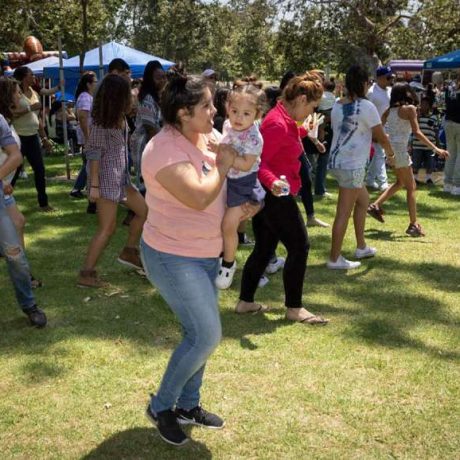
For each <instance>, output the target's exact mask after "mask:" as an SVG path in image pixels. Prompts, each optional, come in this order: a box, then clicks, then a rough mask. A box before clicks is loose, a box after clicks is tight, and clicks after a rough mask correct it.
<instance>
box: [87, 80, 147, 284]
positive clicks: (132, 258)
mask: <svg viewBox="0 0 460 460" xmlns="http://www.w3.org/2000/svg"><path fill="white" fill-rule="evenodd" d="M130 106H131V90H130V85H129V83H128V81H127V80H126V79H124V78H122V77H120V76H118V75H110V74H109V75H107V76H106V77H105V78H104V79H103V80H102V83H101V85H100V86H99V89H98V90H97V93H96V96H95V98H94V102H93V110H92V113H91V115H92V118H93V127H92V129H91V133H90V136H89V139H88V142H87V145H86V157H87V160H88V188H89V199H90V200H91V201H95V202H96V203H97V210H98V212H97V215H98V221H99V228H98V230H97V233H96V235H94V237H93V239H92V240H91V243H90V245H89V248H88V252H87V255H86V260H85V264H84V267H83V269H82V270H81V271H80V276H79V278H78V285H79V286H81V287H101V286H103V285H104V283H103V282H102V281H101V280H100V279H99V277H98V276H97V272H96V270H95V266H96V263H97V261H98V260H99V257H100V256H101V254H102V252H103V250H104V248H105V247H106V246H107V244H108V243H109V241H110V238H111V236H112V235H113V233H114V232H115V228H116V218H117V209H118V203H119V202H124V203H125V204H126V206H127V207H128V208H129V209H131V210H132V211H134V213H135V216H134V218H133V220H132V221H131V225H130V226H129V235H128V241H127V243H126V246H125V247H124V248H123V251H122V252H121V253H120V255H119V257H118V261H119V262H120V263H122V264H124V265H127V266H130V267H133V268H142V263H141V260H140V257H139V249H138V246H139V239H140V236H141V233H142V226H143V224H144V221H145V218H146V215H147V208H146V205H145V202H144V199H143V198H142V196H141V194H140V193H139V192H138V191H137V190H136V189H135V188H134V187H133V186H132V185H131V182H130V178H129V173H128V128H127V125H126V120H125V115H126V114H127V113H128V112H129V110H130Z"/></svg>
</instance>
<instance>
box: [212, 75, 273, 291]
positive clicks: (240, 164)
mask: <svg viewBox="0 0 460 460" xmlns="http://www.w3.org/2000/svg"><path fill="white" fill-rule="evenodd" d="M265 104H266V97H265V92H264V91H263V90H262V84H261V83H259V82H257V81H254V80H253V79H248V81H242V80H241V81H237V82H236V83H235V84H234V86H233V90H232V92H231V93H230V95H229V97H228V101H227V114H228V119H227V120H226V121H225V123H224V128H223V134H224V138H223V139H222V143H224V144H231V145H232V147H234V148H235V150H237V151H238V155H239V156H238V157H237V158H236V159H235V161H234V163H233V167H232V168H231V169H230V171H229V173H228V174H227V211H226V212H225V215H224V219H223V221H222V233H223V237H224V255H223V259H222V264H221V267H220V270H219V274H218V275H217V278H216V286H217V287H218V288H219V289H227V288H229V287H230V286H231V284H232V281H233V276H234V274H235V271H236V262H235V254H236V249H237V247H238V234H237V230H238V225H239V224H240V222H241V220H243V219H244V218H245V217H246V212H245V210H244V207H243V205H244V204H246V203H252V204H259V203H261V202H262V201H263V199H264V197H265V191H264V190H263V188H262V186H261V185H260V182H259V180H258V179H257V171H258V170H259V162H260V159H259V157H260V154H261V153H262V146H263V140H262V136H261V134H260V132H259V128H258V126H257V125H256V123H255V122H256V120H258V119H259V118H260V117H261V116H262V113H263V112H264V107H265ZM209 147H210V149H211V150H214V151H216V150H217V148H218V146H217V145H216V144H211V145H210V146H209Z"/></svg>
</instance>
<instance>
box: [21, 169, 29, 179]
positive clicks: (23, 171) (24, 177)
mask: <svg viewBox="0 0 460 460" xmlns="http://www.w3.org/2000/svg"><path fill="white" fill-rule="evenodd" d="M28 177H29V176H28V175H27V173H26V171H25V170H24V169H23V170H22V171H21V172H20V173H19V178H20V179H27V178H28Z"/></svg>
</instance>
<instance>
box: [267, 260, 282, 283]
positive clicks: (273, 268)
mask: <svg viewBox="0 0 460 460" xmlns="http://www.w3.org/2000/svg"><path fill="white" fill-rule="evenodd" d="M284 262H286V260H285V259H284V257H277V258H276V261H275V262H269V263H268V265H267V268H266V269H265V273H268V274H269V275H272V274H273V273H276V272H277V271H278V270H281V269H282V268H283V267H284ZM265 284H266V283H265Z"/></svg>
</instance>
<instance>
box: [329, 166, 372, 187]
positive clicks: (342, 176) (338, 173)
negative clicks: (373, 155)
mask: <svg viewBox="0 0 460 460" xmlns="http://www.w3.org/2000/svg"><path fill="white" fill-rule="evenodd" d="M329 173H330V174H331V176H332V177H333V178H334V179H336V180H337V182H338V183H339V187H342V188H363V186H364V178H365V177H366V168H359V169H337V168H334V169H330V170H329Z"/></svg>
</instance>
